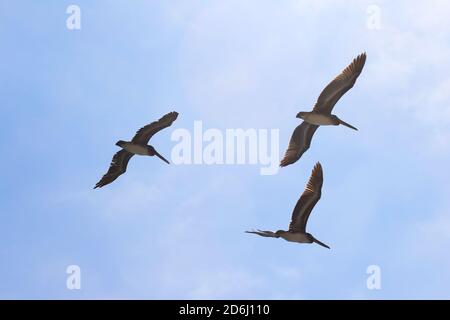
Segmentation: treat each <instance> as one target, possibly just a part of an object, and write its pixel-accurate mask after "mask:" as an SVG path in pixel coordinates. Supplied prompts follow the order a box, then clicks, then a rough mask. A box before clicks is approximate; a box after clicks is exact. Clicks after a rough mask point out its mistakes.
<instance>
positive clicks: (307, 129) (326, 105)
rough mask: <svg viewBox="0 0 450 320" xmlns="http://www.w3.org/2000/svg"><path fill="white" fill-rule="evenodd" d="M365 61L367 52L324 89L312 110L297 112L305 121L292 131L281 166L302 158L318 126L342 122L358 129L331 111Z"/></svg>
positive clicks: (352, 82) (356, 76) (349, 86)
mask: <svg viewBox="0 0 450 320" xmlns="http://www.w3.org/2000/svg"><path fill="white" fill-rule="evenodd" d="M365 62H366V53H362V54H360V55H359V56H358V57H356V58H355V59H353V61H352V63H351V64H350V65H348V66H347V68H345V69H344V71H342V72H341V74H339V75H338V76H337V77H336V78H334V80H333V81H331V82H330V83H329V84H328V85H327V86H326V87H325V89H323V91H322V93H321V94H320V95H319V98H318V99H317V102H316V104H315V105H314V108H313V110H312V111H311V112H299V113H298V114H297V118H300V119H303V120H304V121H303V122H302V123H301V124H300V125H299V126H297V128H295V130H294V132H293V133H292V136H291V140H290V141H289V146H288V148H287V150H286V153H285V155H284V158H283V159H282V160H281V162H280V166H281V167H285V166H287V165H290V164H292V163H294V162H296V161H297V160H298V159H300V157H301V156H302V155H303V153H304V152H305V151H306V150H308V149H309V146H310V145H311V139H312V137H313V135H314V132H316V130H317V128H318V126H326V125H335V126H337V125H340V124H342V125H344V126H346V127H349V128H351V129H354V130H358V129H356V128H355V127H353V126H351V125H349V124H348V123H346V122H344V121H342V120H341V119H339V118H338V117H337V116H335V115H333V114H331V111H332V110H333V107H334V105H335V104H336V103H337V102H338V101H339V99H340V98H341V97H342V96H343V95H344V94H345V93H346V92H347V91H348V90H350V89H351V88H352V87H353V85H354V84H355V82H356V79H357V78H358V76H359V75H360V73H361V71H362V69H363V67H364V64H365Z"/></svg>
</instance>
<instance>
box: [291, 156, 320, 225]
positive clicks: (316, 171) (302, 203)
mask: <svg viewBox="0 0 450 320" xmlns="http://www.w3.org/2000/svg"><path fill="white" fill-rule="evenodd" d="M322 183H323V172H322V166H321V165H320V162H317V163H316V165H315V166H314V168H313V170H312V173H311V176H310V177H309V181H308V184H307V185H306V188H305V190H304V191H303V193H302V195H301V196H300V198H299V199H298V201H297V204H296V205H295V208H294V211H293V212H292V218H291V223H290V224H289V231H292V232H301V233H305V232H306V223H307V222H308V218H309V215H310V214H311V211H312V209H313V208H314V206H315V205H316V203H317V202H318V201H319V199H320V196H321V193H322Z"/></svg>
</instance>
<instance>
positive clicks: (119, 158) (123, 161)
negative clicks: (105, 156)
mask: <svg viewBox="0 0 450 320" xmlns="http://www.w3.org/2000/svg"><path fill="white" fill-rule="evenodd" d="M132 156H133V154H132V153H130V152H128V151H126V150H124V149H122V150H120V151H118V152H117V153H116V154H115V155H114V157H113V158H112V161H111V165H110V166H109V169H108V172H107V173H106V174H105V175H104V176H103V177H102V178H101V179H100V181H99V182H97V184H96V185H95V187H94V189H95V188H101V187H103V186H105V185H107V184H109V183H111V182H113V181H114V180H116V179H117V177H119V176H120V175H121V174H123V173H125V171H127V165H128V161H130V159H131V157H132Z"/></svg>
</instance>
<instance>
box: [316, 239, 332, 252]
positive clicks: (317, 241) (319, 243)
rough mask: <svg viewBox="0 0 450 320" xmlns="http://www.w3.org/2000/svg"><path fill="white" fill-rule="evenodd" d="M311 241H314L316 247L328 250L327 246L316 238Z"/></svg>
mask: <svg viewBox="0 0 450 320" xmlns="http://www.w3.org/2000/svg"><path fill="white" fill-rule="evenodd" d="M313 241H314V242H315V243H317V244H318V245H320V246H322V247H325V248H327V249H330V247H329V246H327V245H326V244H325V243H323V242H320V241H319V240H317V239H316V238H313Z"/></svg>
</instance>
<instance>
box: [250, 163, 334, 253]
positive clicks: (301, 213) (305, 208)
mask: <svg viewBox="0 0 450 320" xmlns="http://www.w3.org/2000/svg"><path fill="white" fill-rule="evenodd" d="M322 183H323V173H322V166H321V165H320V163H319V162H317V163H316V165H315V166H314V168H313V170H312V173H311V176H310V177H309V181H308V184H307V185H306V188H305V191H303V193H302V195H301V196H300V198H299V199H298V201H297V204H296V205H295V208H294V211H293V212H292V218H291V223H290V224H289V230H288V231H284V230H278V231H276V232H272V231H261V230H257V231H245V232H247V233H254V234H257V235H260V236H262V237H272V238H280V237H281V238H283V239H284V240H286V241H290V242H299V243H313V242H314V243H317V244H319V245H321V246H322V247H325V248H328V249H330V247H329V246H327V245H326V244H324V243H322V242H320V241H319V240H317V239H316V238H314V237H313V235H312V234H310V233H307V232H306V223H307V222H308V218H309V215H310V214H311V211H312V209H313V208H314V206H315V205H316V203H317V202H318V201H319V199H320V195H321V192H322Z"/></svg>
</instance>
